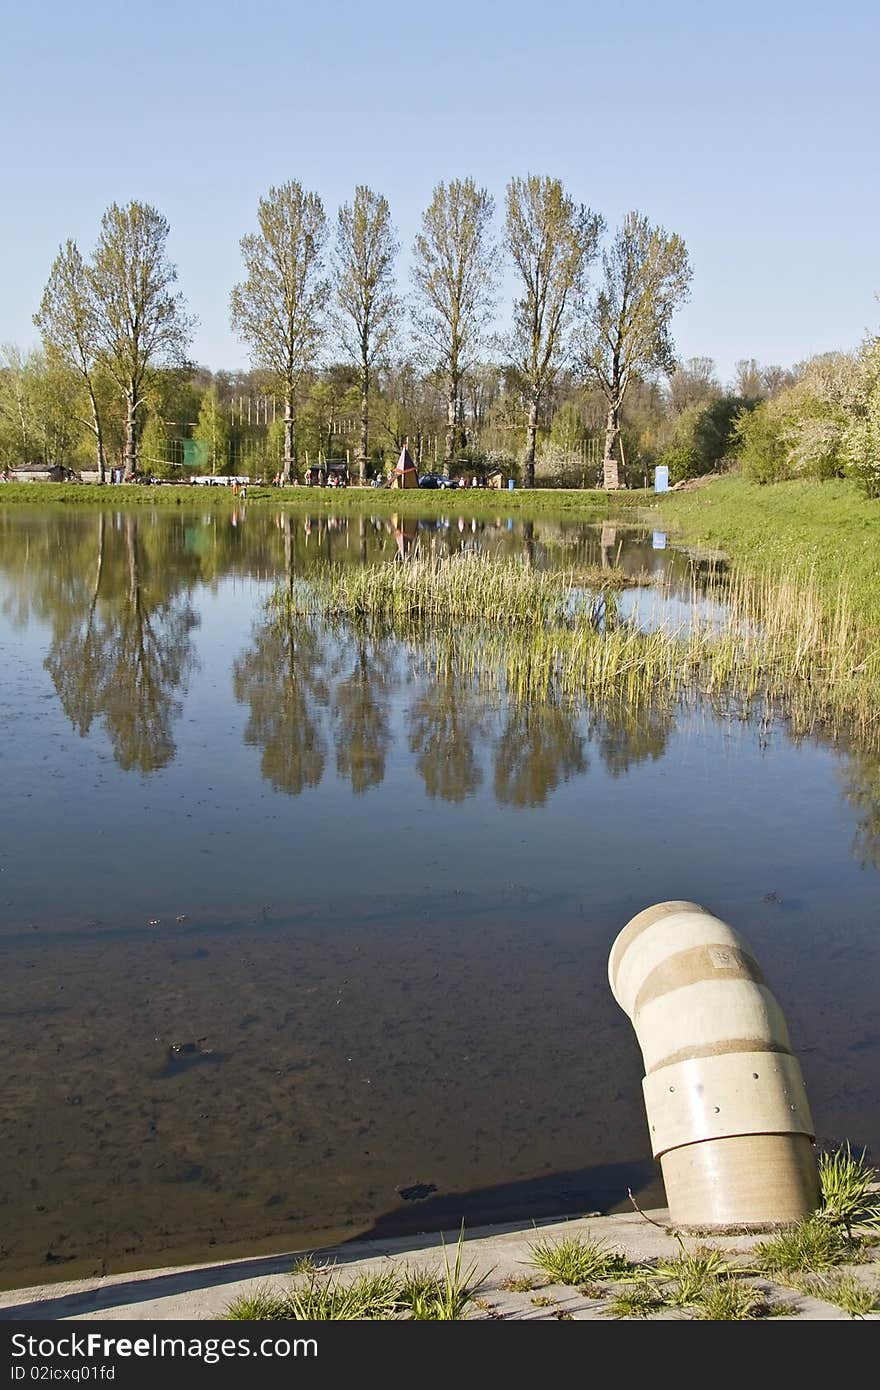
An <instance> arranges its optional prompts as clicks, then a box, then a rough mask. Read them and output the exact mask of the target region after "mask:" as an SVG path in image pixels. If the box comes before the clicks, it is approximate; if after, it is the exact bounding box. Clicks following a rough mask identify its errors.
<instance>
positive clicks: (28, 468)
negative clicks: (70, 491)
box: [9, 463, 80, 483]
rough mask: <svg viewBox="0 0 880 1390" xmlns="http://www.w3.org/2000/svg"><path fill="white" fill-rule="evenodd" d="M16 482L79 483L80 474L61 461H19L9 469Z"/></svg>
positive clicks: (12, 480)
mask: <svg viewBox="0 0 880 1390" xmlns="http://www.w3.org/2000/svg"><path fill="white" fill-rule="evenodd" d="M9 480H10V482H14V483H78V482H79V481H80V478H79V474H78V473H75V472H74V471H73V469H72V468H67V467H65V465H64V464H61V463H19V464H17V465H16V466H15V467H14V468H10V469H9Z"/></svg>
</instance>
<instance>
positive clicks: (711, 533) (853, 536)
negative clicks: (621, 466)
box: [650, 475, 880, 624]
mask: <svg viewBox="0 0 880 1390" xmlns="http://www.w3.org/2000/svg"><path fill="white" fill-rule="evenodd" d="M650 510H651V512H652V514H653V515H654V516H655V517H656V516H658V515H659V516H660V517H662V519H663V522H664V524H665V525H666V526H667V528H668V529H669V530H671V531H673V532H674V533H676V534H680V535H682V536H684V537H686V538H687V539H688V540H691V541H705V542H709V543H711V544H713V545H716V546H718V547H719V548H720V549H721V550H724V551H725V552H726V553H727V554H728V555H729V556H730V558H731V559H732V560H735V561H736V562H737V563H738V564H741V565H744V566H745V567H746V568H748V569H750V570H762V571H765V572H768V573H770V574H773V575H777V576H783V575H784V576H786V577H787V578H790V579H794V578H803V577H805V576H807V575H809V574H811V573H812V575H813V576H814V577H815V579H816V580H817V582H818V583H819V585H820V586H821V588H822V589H823V590H824V591H825V592H826V593H827V594H829V595H830V596H833V595H834V594H835V593H836V592H837V590H838V589H839V587H840V585H841V584H842V583H845V584H846V585H847V587H848V588H849V590H850V593H851V596H852V601H853V606H854V609H855V610H856V611H857V612H858V613H859V614H860V616H861V617H862V618H863V619H865V620H867V621H869V622H871V623H877V624H880V501H876V500H875V501H871V500H869V499H868V498H866V497H865V496H864V494H863V493H862V492H861V490H860V489H859V488H858V487H857V486H856V485H855V484H854V483H850V482H847V481H844V480H839V481H834V482H827V483H800V482H789V483H775V484H770V485H766V486H759V485H758V484H755V483H749V482H747V481H746V480H745V479H744V478H740V477H737V476H735V475H731V476H729V477H724V478H718V479H713V480H712V481H711V482H709V483H706V484H705V485H704V486H702V487H698V488H693V489H689V490H686V491H683V492H675V493H670V494H669V495H668V496H665V497H662V498H658V499H656V500H653V499H652V502H651V506H650Z"/></svg>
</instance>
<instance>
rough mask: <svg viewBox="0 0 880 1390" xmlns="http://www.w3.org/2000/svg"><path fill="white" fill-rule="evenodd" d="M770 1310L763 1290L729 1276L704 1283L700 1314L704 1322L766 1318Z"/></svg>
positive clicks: (698, 1310)
mask: <svg viewBox="0 0 880 1390" xmlns="http://www.w3.org/2000/svg"><path fill="white" fill-rule="evenodd" d="M770 1311H771V1310H770V1305H769V1304H768V1302H767V1300H766V1298H765V1297H764V1295H763V1294H762V1293H761V1292H760V1290H758V1289H755V1288H753V1287H752V1286H751V1285H750V1284H746V1283H744V1282H743V1281H742V1279H737V1278H735V1277H733V1276H729V1275H728V1276H725V1277H723V1278H720V1279H710V1280H709V1282H708V1283H707V1284H706V1285H705V1286H704V1288H703V1291H702V1293H701V1295H700V1297H699V1299H698V1300H697V1313H696V1316H697V1318H698V1319H700V1320H701V1321H704V1322H746V1321H752V1320H754V1319H756V1318H766V1317H768V1316H769V1315H770Z"/></svg>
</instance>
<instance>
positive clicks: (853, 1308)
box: [791, 1274, 880, 1318]
mask: <svg viewBox="0 0 880 1390" xmlns="http://www.w3.org/2000/svg"><path fill="white" fill-rule="evenodd" d="M791 1283H792V1287H793V1288H796V1289H797V1290H798V1291H799V1292H800V1293H805V1294H809V1296H810V1297H811V1298H821V1299H823V1300H824V1302H826V1303H834V1304H836V1305H837V1307H838V1308H842V1309H843V1310H844V1312H846V1313H849V1315H850V1317H851V1318H866V1317H868V1315H869V1314H870V1313H877V1312H880V1286H878V1285H877V1284H876V1283H875V1284H867V1283H863V1282H862V1280H861V1279H857V1278H856V1276H855V1275H854V1274H808V1275H801V1276H799V1277H798V1276H795V1277H794V1278H793V1279H792V1280H791Z"/></svg>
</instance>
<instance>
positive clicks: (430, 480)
mask: <svg viewBox="0 0 880 1390" xmlns="http://www.w3.org/2000/svg"><path fill="white" fill-rule="evenodd" d="M443 482H444V480H443V478H441V477H440V475H439V473H423V474H422V476H421V478H419V487H430V488H438V487H442V486H443Z"/></svg>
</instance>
